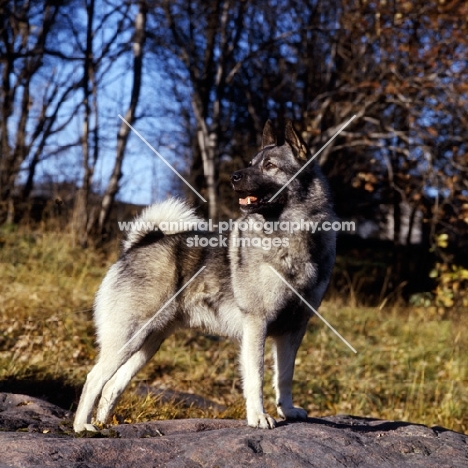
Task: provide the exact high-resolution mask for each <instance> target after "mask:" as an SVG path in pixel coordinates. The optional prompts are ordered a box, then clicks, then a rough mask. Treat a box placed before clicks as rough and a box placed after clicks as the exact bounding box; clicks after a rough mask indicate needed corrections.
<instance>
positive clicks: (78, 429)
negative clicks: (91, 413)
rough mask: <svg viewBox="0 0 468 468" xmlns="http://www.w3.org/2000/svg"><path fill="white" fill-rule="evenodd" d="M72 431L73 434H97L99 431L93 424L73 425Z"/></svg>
mask: <svg viewBox="0 0 468 468" xmlns="http://www.w3.org/2000/svg"><path fill="white" fill-rule="evenodd" d="M73 430H74V431H75V432H83V431H88V432H98V431H99V429H98V428H97V427H96V426H94V425H93V424H87V423H85V424H74V425H73Z"/></svg>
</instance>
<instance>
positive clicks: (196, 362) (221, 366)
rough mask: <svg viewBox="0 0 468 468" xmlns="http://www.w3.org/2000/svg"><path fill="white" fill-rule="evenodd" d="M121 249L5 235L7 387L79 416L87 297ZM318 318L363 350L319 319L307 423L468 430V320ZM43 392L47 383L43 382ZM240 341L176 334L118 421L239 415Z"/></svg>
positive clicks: (88, 332)
mask: <svg viewBox="0 0 468 468" xmlns="http://www.w3.org/2000/svg"><path fill="white" fill-rule="evenodd" d="M117 250H118V247H117V244H116V245H115V246H114V248H113V249H111V251H112V252H113V253H112V254H109V255H105V254H104V253H102V252H98V251H95V250H93V249H88V250H82V249H80V248H79V247H74V242H73V236H72V235H71V234H69V233H67V232H60V233H56V232H32V231H23V230H17V229H15V228H10V229H5V228H4V229H3V230H2V231H1V232H0V320H1V328H2V333H1V334H0V389H2V388H3V389H5V388H8V389H9V390H10V391H17V392H18V393H19V392H20V391H21V390H22V388H23V387H22V385H23V383H24V382H26V381H29V382H33V383H35V384H36V386H37V385H39V383H40V382H45V381H47V382H49V383H50V382H52V385H51V386H49V390H48V392H49V393H47V392H46V396H48V397H50V399H51V400H52V401H54V396H56V395H55V394H56V393H57V391H58V389H59V387H70V388H72V389H76V393H73V392H72V395H71V397H70V396H69V397H68V399H67V398H65V399H64V400H63V401H61V402H60V403H61V404H62V406H67V405H68V406H69V407H70V408H72V409H74V408H75V404H76V399H77V397H78V396H79V390H80V389H81V386H82V384H83V382H84V380H85V377H86V374H87V372H88V371H89V370H90V368H91V366H92V364H93V362H94V359H95V357H96V348H95V344H94V328H93V323H92V310H91V307H92V302H93V296H94V293H95V291H96V289H97V287H98V286H99V283H100V281H101V279H102V277H103V275H104V274H105V271H106V270H107V268H108V267H109V265H110V264H111V263H112V262H113V261H115V259H116V255H117ZM320 312H321V313H322V315H323V316H324V317H325V318H326V319H327V320H328V321H329V322H330V323H331V324H332V325H334V326H335V327H336V328H337V329H338V330H339V331H340V333H341V334H342V335H343V336H344V337H345V338H346V339H347V340H348V341H349V342H350V343H351V344H352V345H353V346H354V347H355V348H356V349H357V351H358V353H357V354H356V355H355V354H354V353H352V352H351V351H350V350H349V349H348V348H347V347H346V346H345V345H344V344H343V343H342V342H341V341H340V340H339V339H338V338H337V337H336V336H335V335H334V334H333V333H332V332H331V331H330V330H329V329H328V328H326V327H325V325H324V324H322V323H321V322H319V321H318V320H317V321H312V323H311V325H310V329H309V332H308V333H307V335H306V338H305V340H304V342H303V344H302V346H301V348H300V351H299V353H298V356H297V361H296V373H295V382H294V394H295V401H296V403H297V404H299V405H301V406H302V407H304V408H306V409H307V411H308V413H309V415H310V416H316V417H318V416H324V415H329V414H337V413H346V414H353V415H359V416H367V417H376V418H384V419H396V420H407V421H412V422H416V423H422V424H427V425H429V426H434V425H439V426H444V427H447V428H449V429H453V430H456V431H460V432H465V433H468V366H467V360H466V356H467V355H468V336H467V334H466V333H465V330H467V329H468V316H467V314H463V313H462V311H458V312H457V313H455V312H452V313H449V314H448V315H447V314H446V315H445V316H441V315H439V314H438V313H437V311H436V310H435V309H431V308H426V309H423V308H383V309H381V310H379V309H376V308H369V307H367V308H363V307H348V306H346V305H345V304H343V303H340V302H339V301H338V300H334V301H329V302H326V303H324V304H323V305H322V307H321V309H320ZM271 365H272V361H271V358H270V356H269V354H267V356H266V367H267V371H266V379H265V380H266V382H265V397H266V398H265V400H266V407H267V410H269V411H270V412H272V413H274V405H273V403H274V400H273V391H272V388H271V384H270V382H271ZM142 382H146V383H148V384H151V385H153V386H154V387H155V388H161V389H173V390H178V391H183V392H189V393H195V394H198V395H202V396H204V397H205V398H208V399H210V400H213V401H215V402H217V403H219V404H221V405H225V407H226V408H227V409H226V410H225V411H220V410H218V411H215V410H204V409H200V408H197V407H195V406H192V407H189V408H187V407H185V406H183V405H182V404H180V403H175V402H174V401H172V402H171V401H163V400H161V398H160V397H155V396H152V395H151V394H147V395H145V394H143V395H139V394H138V393H137V392H135V389H136V387H137V386H138V385H139V384H141V383H142ZM44 388H45V387H44ZM244 416H245V414H244V407H243V399H242V393H241V382H240V378H239V371H238V365H237V345H236V344H235V343H232V342H231V341H229V340H226V339H215V338H213V337H209V336H205V335H203V334H201V333H199V332H197V331H181V332H178V333H177V334H175V335H174V336H172V337H170V338H169V339H168V340H167V341H166V342H165V343H164V345H163V347H162V349H161V350H160V352H159V353H158V354H157V355H156V357H155V358H154V359H153V360H152V361H151V362H150V364H149V365H148V366H147V367H146V368H145V369H143V370H142V371H141V372H140V373H139V374H138V376H137V377H136V378H135V379H134V381H133V382H132V384H131V385H130V387H129V389H128V390H127V391H126V392H125V394H124V395H123V397H122V399H121V401H120V403H119V406H118V407H117V409H116V416H115V420H119V421H127V422H130V421H131V422H137V421H146V420H153V419H161V418H164V419H166V418H185V417H225V418H227V417H229V418H243V417H244Z"/></svg>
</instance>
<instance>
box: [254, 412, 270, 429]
mask: <svg viewBox="0 0 468 468" xmlns="http://www.w3.org/2000/svg"><path fill="white" fill-rule="evenodd" d="M247 424H248V425H249V426H252V427H259V428H260V429H273V428H274V427H276V421H275V420H274V419H273V418H272V417H271V416H270V415H269V414H267V413H256V414H253V415H249V416H248V417H247Z"/></svg>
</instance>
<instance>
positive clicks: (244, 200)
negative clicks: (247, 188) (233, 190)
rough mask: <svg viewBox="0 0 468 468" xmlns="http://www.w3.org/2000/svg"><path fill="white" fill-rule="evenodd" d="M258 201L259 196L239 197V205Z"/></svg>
mask: <svg viewBox="0 0 468 468" xmlns="http://www.w3.org/2000/svg"><path fill="white" fill-rule="evenodd" d="M256 201H257V197H252V196H250V197H246V198H239V205H250V204H252V203H255V202H256Z"/></svg>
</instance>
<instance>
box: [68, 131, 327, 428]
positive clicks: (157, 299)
mask: <svg viewBox="0 0 468 468" xmlns="http://www.w3.org/2000/svg"><path fill="white" fill-rule="evenodd" d="M280 136H281V137H282V140H283V139H284V142H283V141H282V142H281V143H282V144H280V145H278V144H277V140H276V134H275V131H274V129H273V127H272V125H271V123H270V122H267V124H266V126H265V129H264V133H263V145H262V146H263V147H262V149H261V151H260V152H259V153H258V154H257V155H256V156H255V157H254V158H253V160H252V162H251V164H250V166H249V167H248V168H246V169H243V170H241V171H237V172H235V173H234V174H232V176H231V180H232V185H233V188H234V190H235V192H236V193H237V195H238V196H239V197H240V200H239V201H240V204H241V205H240V207H241V210H242V211H243V216H242V217H241V218H240V220H243V221H249V220H252V221H260V222H265V221H280V222H283V221H285V222H297V221H300V220H304V221H307V222H311V221H312V222H319V223H320V222H323V221H333V219H334V214H333V210H332V208H331V202H330V197H329V193H328V188H327V184H326V182H325V180H324V178H323V176H322V175H321V172H320V170H319V168H318V167H317V165H316V164H315V162H313V163H311V164H309V165H307V167H306V168H305V169H304V170H303V171H302V172H301V173H300V174H299V175H298V176H297V177H296V178H295V179H294V180H292V181H291V182H290V183H289V185H288V186H287V187H286V188H285V189H284V190H283V191H282V192H281V193H280V194H279V195H278V196H277V197H276V198H275V199H274V200H273V201H272V202H269V199H270V198H271V197H272V195H273V194H274V193H276V192H277V191H278V190H279V189H280V188H281V187H282V186H283V185H284V184H285V183H286V182H288V180H289V179H290V178H291V177H292V176H293V175H294V174H295V173H296V172H297V171H298V170H299V169H300V168H301V167H303V166H304V164H305V163H306V162H307V161H308V158H309V157H310V155H309V153H308V150H307V149H306V147H305V145H304V144H303V142H302V141H301V139H300V138H299V136H298V135H297V134H296V132H295V131H294V129H293V126H292V124H291V123H290V122H287V124H286V128H285V131H284V134H282V135H280ZM181 220H182V221H188V222H193V223H197V222H201V219H200V218H198V217H197V216H196V215H195V213H194V211H193V209H191V208H190V207H189V206H187V205H186V204H184V203H183V202H181V201H178V200H173V199H171V200H167V201H165V202H163V203H161V204H157V205H153V206H151V207H149V208H147V210H146V211H144V212H143V214H142V215H141V217H140V218H139V219H138V221H150V222H154V223H155V224H156V225H159V226H160V225H161V223H162V222H163V221H165V222H171V221H175V222H180V221H181ZM140 227H141V226H140ZM195 234H197V232H196V231H191V230H189V231H183V232H178V230H177V229H176V230H173V231H168V230H167V229H166V230H164V229H159V230H151V231H150V230H148V231H145V230H144V229H143V230H141V229H140V230H139V231H137V230H135V231H133V232H130V233H129V234H128V236H127V239H126V240H125V242H124V245H123V251H122V254H121V256H120V258H119V260H118V261H117V262H116V263H115V264H114V265H113V266H112V267H111V268H110V269H109V271H108V273H107V275H106V277H105V278H104V280H103V282H102V284H101V287H100V288H99V291H98V293H97V295H96V301H95V307H94V315H95V323H96V328H97V339H98V344H99V348H100V354H99V359H98V361H97V364H96V365H95V366H94V368H93V369H92V370H91V372H90V373H89V375H88V377H87V379H86V384H85V386H84V389H83V393H82V396H81V399H80V403H79V406H78V410H77V412H76V417H75V422H74V429H75V431H81V430H84V429H92V428H93V426H91V424H90V423H91V416H92V411H93V408H94V405H95V403H96V400H97V399H98V397H99V396H100V400H99V404H98V408H97V415H96V420H97V422H100V423H105V422H107V421H108V419H109V417H110V416H111V414H112V411H113V409H114V408H115V405H116V403H117V400H118V398H119V397H120V395H121V394H122V392H123V391H124V389H125V388H126V386H127V385H128V383H129V382H130V380H131V379H132V377H133V376H134V375H135V374H136V373H137V372H138V371H139V370H140V369H141V368H142V367H143V366H144V365H145V364H146V363H147V362H148V360H149V359H150V358H151V357H152V356H153V355H154V354H155V353H156V351H157V350H158V348H159V347H160V346H161V344H162V342H163V341H164V339H165V338H167V337H168V336H169V335H170V334H171V333H173V332H174V330H176V329H177V328H180V327H197V328H201V329H203V330H206V331H207V332H208V333H215V334H220V335H227V336H229V337H232V338H235V339H237V340H239V341H240V344H241V352H240V362H241V370H242V378H243V386H244V396H245V399H246V409H247V422H248V424H249V425H250V426H254V427H261V428H273V427H274V426H275V424H276V422H275V420H274V419H273V418H272V417H271V416H270V415H268V414H266V413H265V410H264V408H263V391H262V386H263V359H264V345H265V339H266V337H267V336H270V337H271V338H272V340H273V352H274V359H275V373H274V387H275V390H276V406H277V411H278V415H279V416H280V417H281V418H287V419H304V418H306V417H307V414H306V412H305V411H304V410H303V409H301V408H297V407H294V406H293V402H292V393H291V387H292V378H293V372H294V361H295V357H296V352H297V349H298V348H299V345H300V343H301V341H302V338H303V336H304V333H305V331H306V326H307V322H308V320H309V318H310V317H311V315H312V312H311V310H310V309H309V308H308V307H306V306H305V305H304V304H303V303H302V302H301V301H300V299H299V298H298V297H297V295H296V294H295V293H294V292H293V291H292V290H291V288H290V287H289V286H288V285H287V284H285V283H284V282H283V281H282V279H281V278H280V277H279V276H278V274H279V275H280V276H282V277H283V278H284V280H286V281H287V282H288V283H289V285H290V286H292V287H293V288H294V289H295V290H296V291H297V292H298V293H299V294H300V295H301V296H302V297H303V298H304V299H305V300H306V301H307V302H308V303H309V304H310V305H311V306H312V307H314V308H318V307H319V305H320V302H321V300H322V297H323V295H324V293H325V290H326V288H327V285H328V282H329V279H330V275H331V271H332V268H333V264H334V259H335V234H334V233H333V232H332V231H327V232H326V231H323V230H322V231H316V232H315V233H311V232H308V231H305V230H299V231H295V232H293V233H289V232H284V231H274V232H272V233H271V234H267V233H265V232H263V231H261V232H252V231H246V230H240V229H239V228H238V227H237V228H235V229H234V230H233V231H232V232H231V233H230V239H229V247H219V248H216V247H205V248H202V247H195V246H192V247H190V242H188V240H189V238H193V236H194V235H195ZM198 234H199V235H200V236H203V237H215V238H216V237H218V236H219V234H217V233H208V232H198ZM253 236H254V237H259V236H260V237H261V238H262V239H264V238H266V237H270V238H273V237H276V238H278V237H279V238H280V240H281V243H280V245H279V246H278V245H276V246H275V245H274V246H272V247H271V248H270V249H269V250H266V249H264V248H261V247H246V246H242V245H245V244H243V242H242V241H246V240H249V239H247V238H252V237H253ZM286 238H287V242H282V241H284V240H285V239H286ZM270 240H271V239H270ZM203 266H205V269H204V270H203V271H202V272H201V273H200V274H199V275H198V276H197V277H196V278H195V279H194V280H193V281H192V282H190V284H189V285H188V286H187V287H186V288H185V289H184V290H183V291H182V292H181V293H180V294H178V295H177V297H176V298H175V299H173V300H172V301H171V302H169V303H167V302H168V301H169V300H170V299H171V298H172V297H173V296H174V295H175V294H176V293H177V291H179V290H180V289H181V288H182V287H183V286H184V285H186V284H187V283H188V282H189V281H190V280H191V278H192V277H193V276H194V275H195V274H196V273H197V271H199V270H200V268H202V267H203ZM270 267H273V269H274V270H276V272H275V271H274V270H273V269H272V268H270Z"/></svg>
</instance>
